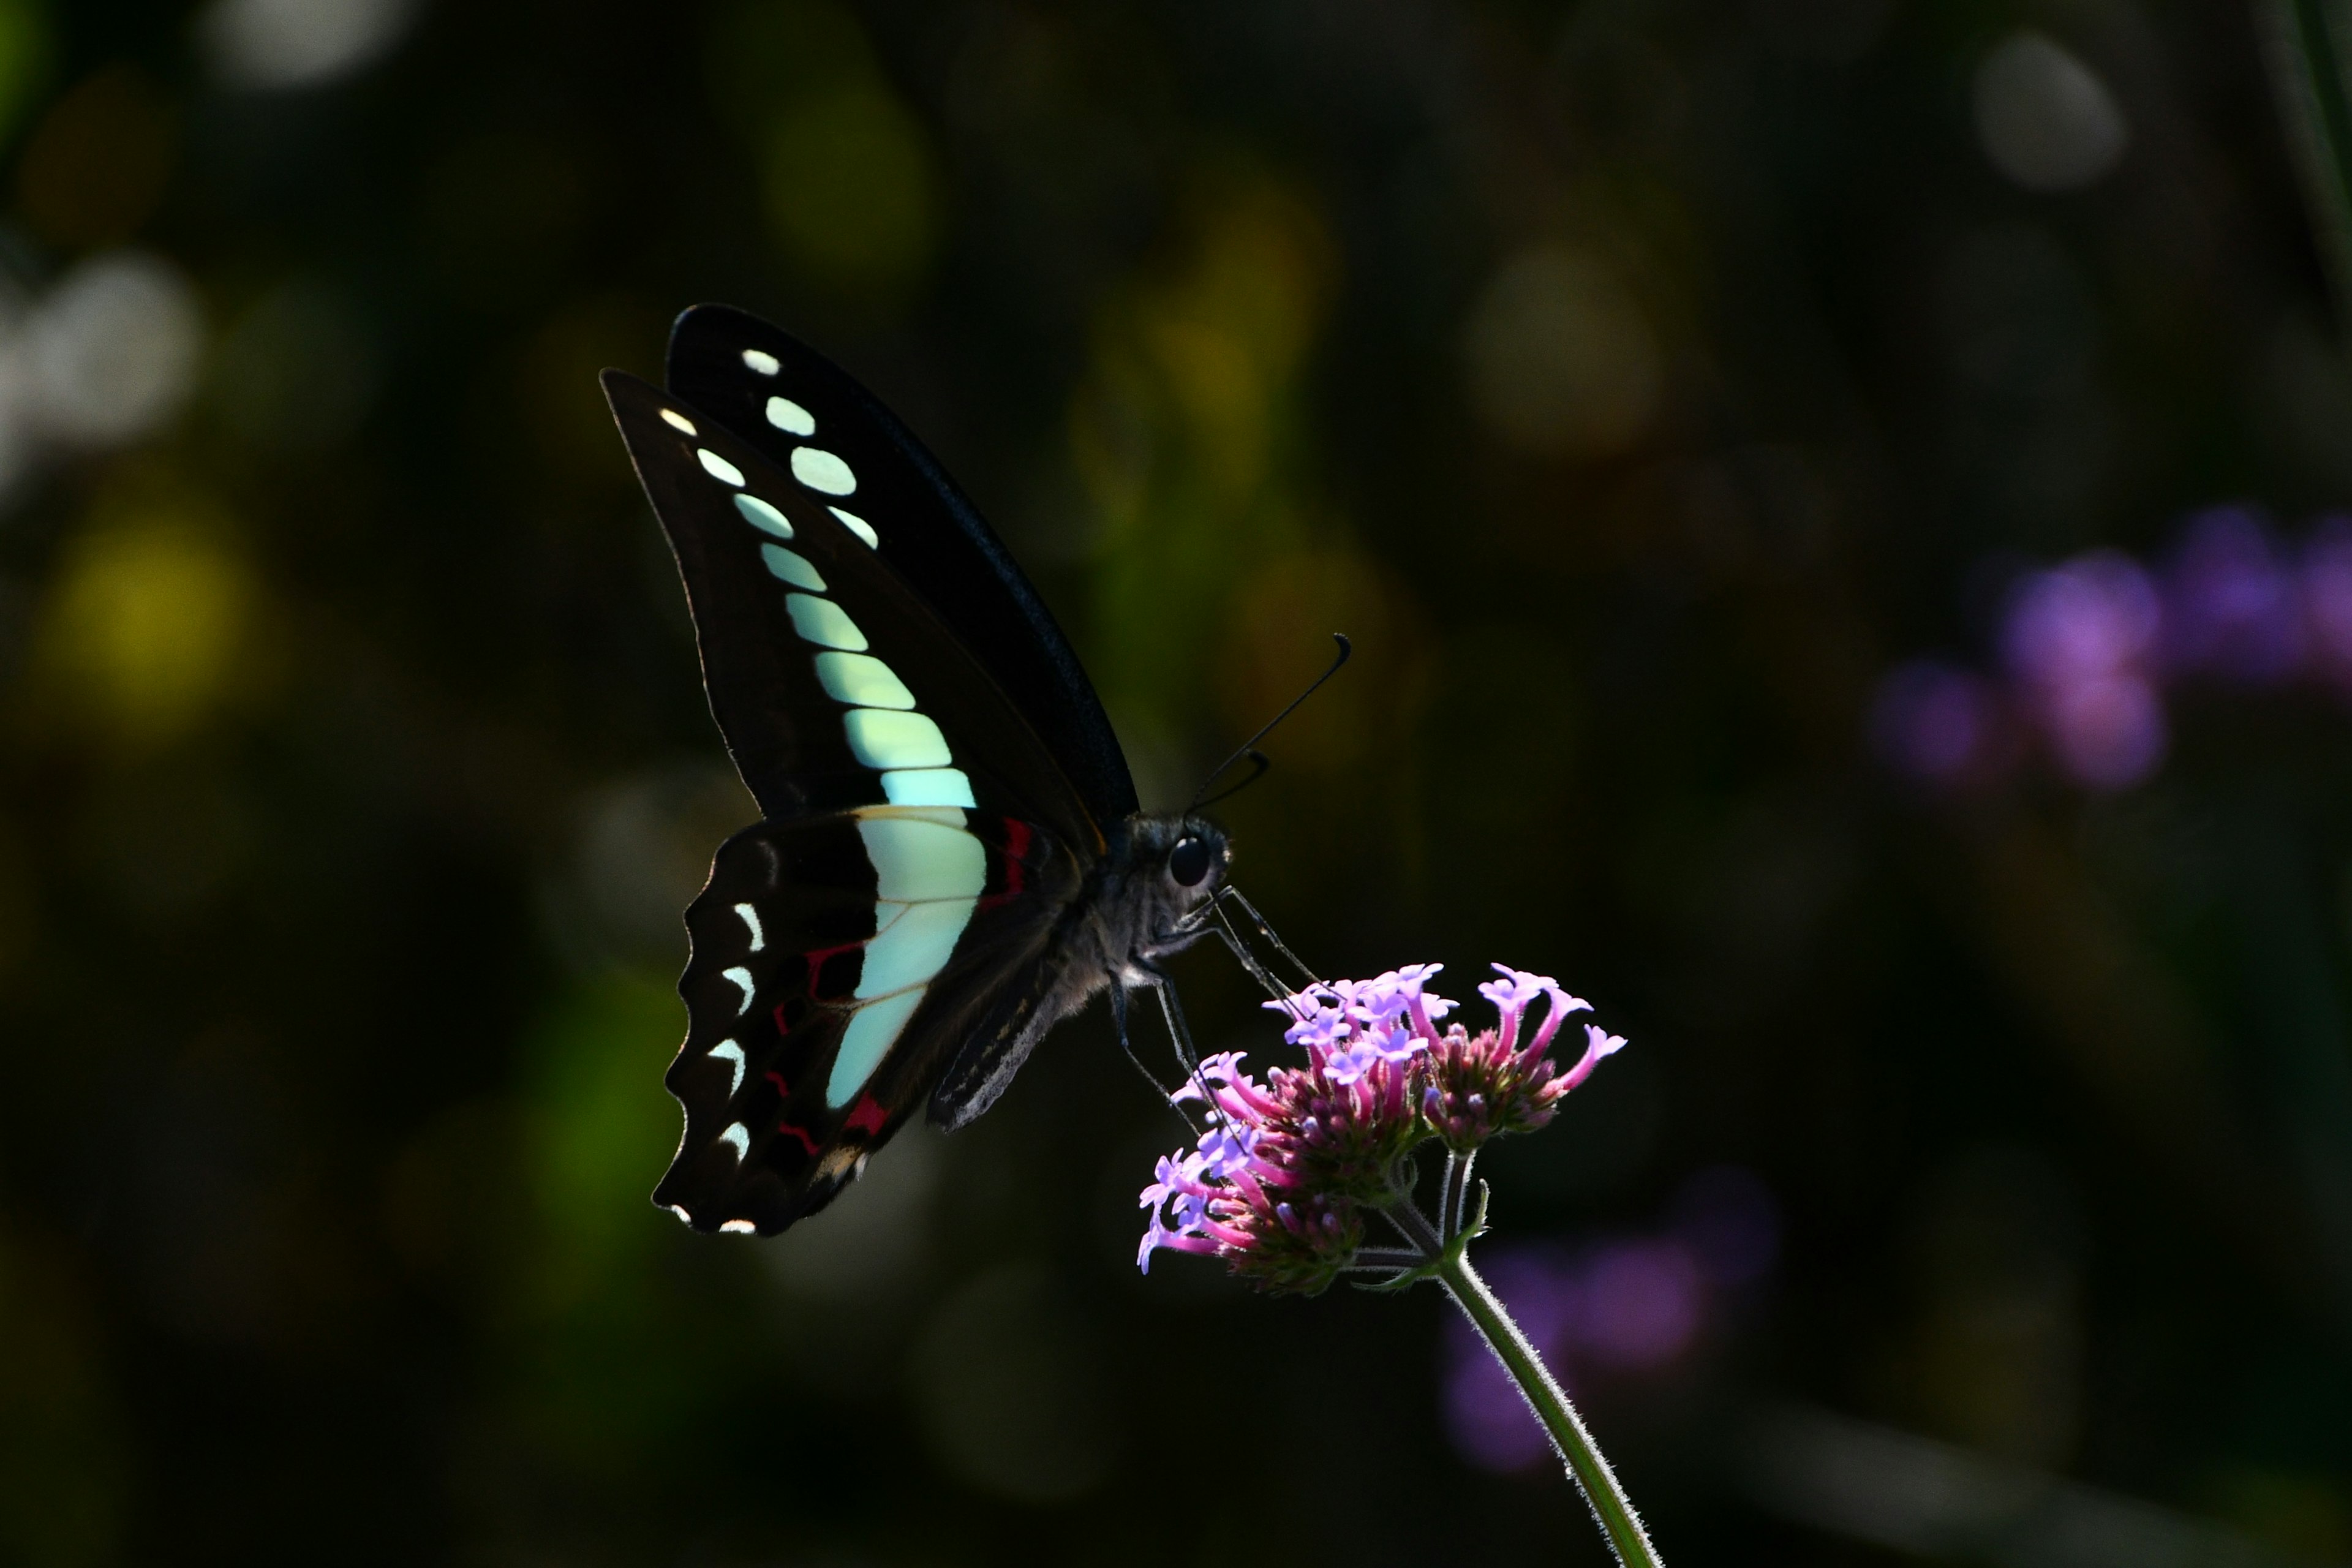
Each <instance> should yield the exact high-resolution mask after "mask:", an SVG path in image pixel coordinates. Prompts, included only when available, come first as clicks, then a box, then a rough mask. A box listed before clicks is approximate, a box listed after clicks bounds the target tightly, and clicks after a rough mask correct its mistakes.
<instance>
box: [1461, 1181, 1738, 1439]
mask: <svg viewBox="0 0 2352 1568" xmlns="http://www.w3.org/2000/svg"><path fill="white" fill-rule="evenodd" d="M1779 1246H1780V1205H1778V1204H1777V1203H1776V1202H1775V1201H1774V1200H1773V1197H1772V1194H1771V1192H1770V1190H1769V1188H1767V1187H1766V1186H1765V1184H1763V1182H1762V1181H1760V1180H1759V1179H1758V1177H1757V1176H1756V1175H1755V1173H1752V1172H1749V1171H1747V1170H1744V1169H1741V1168H1740V1167H1738V1166H1736V1165H1718V1166H1714V1167H1711V1168H1709V1169H1706V1170H1703V1171H1700V1172H1698V1173H1696V1174H1694V1175H1692V1176H1691V1177H1690V1178H1689V1179H1688V1180H1686V1181H1685V1182H1684V1184H1683V1185H1682V1188H1681V1190H1680V1191H1679V1192H1678V1193H1677V1194H1675V1197H1674V1199H1673V1201H1672V1202H1671V1203H1670V1204H1669V1205H1667V1211H1666V1221H1665V1224H1664V1226H1662V1227H1661V1228H1660V1229H1658V1230H1656V1231H1654V1232H1651V1233H1648V1234H1644V1235H1636V1236H1620V1237H1610V1238H1606V1239H1601V1240H1596V1241H1593V1242H1590V1243H1587V1244H1586V1245H1583V1246H1581V1247H1575V1246H1566V1245H1562V1244H1560V1243H1558V1242H1549V1243H1546V1242H1537V1243H1524V1242H1523V1243H1519V1244H1517V1245H1515V1246H1508V1247H1496V1248H1495V1249H1494V1251H1493V1252H1492V1253H1490V1254H1489V1255H1488V1258H1487V1259H1486V1278H1487V1281H1488V1283H1490V1284H1491V1285H1492V1286H1493V1287H1494V1289H1495V1292H1496V1295H1498V1296H1500V1297H1501V1298H1502V1299H1503V1300H1504V1302H1505V1304H1506V1305H1507V1306H1508V1307H1509V1309H1510V1310H1511V1314H1512V1316H1513V1317H1514V1318H1516V1319H1517V1321H1518V1323H1519V1326H1520V1327H1521V1329H1522V1330H1524V1331H1526V1333H1527V1336H1528V1340H1529V1342H1532V1343H1533V1344H1534V1345H1535V1347H1536V1350H1537V1351H1538V1353H1539V1354H1541V1355H1542V1356H1543V1358H1544V1360H1545V1361H1546V1362H1547V1363H1549V1364H1550V1365H1552V1366H1554V1367H1555V1368H1559V1369H1560V1370H1562V1371H1566V1372H1570V1373H1571V1374H1572V1372H1573V1369H1575V1368H1579V1367H1581V1368H1585V1369H1588V1370H1590V1371H1591V1372H1593V1373H1608V1374H1611V1375H1613V1376H1619V1377H1639V1376H1643V1375H1648V1374H1654V1373H1659V1372H1661V1371H1664V1369H1666V1368H1668V1367H1670V1366H1672V1365H1674V1364H1675V1363H1677V1362H1679V1361H1681V1360H1682V1359H1683V1358H1684V1357H1685V1355H1687V1354H1688V1353H1689V1352H1690V1351H1691V1349H1692V1347H1693V1346H1694V1345H1696V1344H1697V1343H1698V1342H1700V1340H1701V1339H1702V1338H1704V1337H1705V1336H1706V1333H1707V1331H1708V1325H1709V1322H1710V1320H1711V1319H1713V1318H1715V1317H1717V1315H1719V1313H1720V1312H1721V1311H1722V1310H1725V1309H1727V1308H1728V1307H1729V1306H1730V1305H1731V1304H1732V1303H1735V1302H1737V1301H1738V1300H1740V1299H1741V1296H1742V1295H1743V1294H1744V1292H1746V1291H1747V1290H1748V1289H1750V1288H1751V1287H1753V1286H1754V1285H1756V1284H1757V1283H1758V1282H1759V1280H1761V1279H1763V1278H1764V1276H1765V1275H1767V1274H1768V1273H1769V1272H1770V1270H1771V1268H1772V1266H1773V1263H1774V1261H1775V1259H1776V1258H1777V1257H1778V1253H1779ZM1440 1373H1441V1388H1442V1408H1443V1410H1444V1417H1445V1426H1446V1430H1447V1433H1448V1435H1449V1436H1451V1437H1452V1439H1453V1442H1454V1449H1455V1451H1456V1452H1458V1453H1459V1454H1461V1456H1462V1457H1463V1458H1465V1460H1467V1461H1468V1462H1469V1463H1471V1464H1473V1465H1475V1466H1477V1467H1479V1468H1483V1469H1490V1470H1503V1471H1510V1470H1520V1469H1526V1468H1529V1467H1531V1466H1534V1465H1536V1464H1538V1463H1539V1462H1541V1461H1542V1460H1544V1459H1545V1458H1548V1457H1549V1454H1550V1452H1551V1449H1550V1446H1549V1442H1548V1441H1547V1440H1546V1438H1545V1436H1544V1431H1543V1427H1542V1426H1540V1425H1539V1424H1538V1422H1537V1420H1536V1418H1535V1416H1534V1415H1533V1414H1532V1413H1531V1412H1530V1411H1529V1410H1528V1407H1527V1403H1526V1401H1525V1400H1523V1399H1522V1398H1521V1397H1520V1396H1519V1394H1518V1391H1517V1388H1516V1387H1514V1386H1513V1384H1512V1383H1511V1381H1510V1379H1509V1378H1508V1377H1507V1376H1506V1375H1505V1374H1504V1373H1502V1372H1501V1371H1500V1370H1498V1369H1497V1368H1496V1365H1495V1362H1494V1358H1493V1357H1492V1356H1490V1355H1488V1354H1487V1353H1486V1348H1485V1346H1483V1345H1482V1344H1481V1343H1480V1342H1479V1341H1478V1336H1477V1334H1476V1332H1475V1331H1474V1330H1473V1329H1471V1328H1470V1326H1469V1325H1468V1324H1466V1323H1461V1322H1455V1323H1454V1324H1452V1325H1451V1326H1450V1328H1449V1331H1448V1332H1447V1333H1446V1335H1445V1338H1444V1343H1443V1346H1442V1355H1441V1359H1440Z"/></svg>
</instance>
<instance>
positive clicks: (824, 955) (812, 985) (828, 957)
mask: <svg viewBox="0 0 2352 1568" xmlns="http://www.w3.org/2000/svg"><path fill="white" fill-rule="evenodd" d="M866 940H870V939H862V940H860V941H857V942H841V943H839V944H837V945H835V946H833V947H819V948H813V949H811V950H810V951H809V952H806V953H804V954H803V955H802V956H803V957H805V958H806V959H807V960H808V999H809V1000H810V1001H812V1002H821V1001H823V1000H824V998H823V997H821V996H819V995H818V994H816V983H817V979H818V977H819V976H820V975H822V974H823V973H824V966H825V965H826V964H827V963H831V962H832V961H833V960H835V959H836V958H839V957H840V956H841V955H842V954H843V953H845V952H858V951H859V950H860V949H862V948H864V947H865V945H866ZM778 1022H779V1023H781V1022H782V1020H781V1019H780V1020H778Z"/></svg>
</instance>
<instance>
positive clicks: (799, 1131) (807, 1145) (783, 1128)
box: [776, 1121, 817, 1159]
mask: <svg viewBox="0 0 2352 1568" xmlns="http://www.w3.org/2000/svg"><path fill="white" fill-rule="evenodd" d="M776 1131H779V1132H789V1133H791V1134H792V1135H793V1137H795V1138H797V1139H799V1140H800V1141H801V1147H802V1148H803V1149H805V1150H807V1151H808V1152H809V1156H810V1158H812V1159H814V1158H815V1156H816V1152H817V1142H816V1140H815V1139H814V1138H812V1137H810V1136H809V1132H808V1129H807V1128H805V1127H795V1126H793V1124H792V1123H791V1122H789V1121H779V1122H777V1123H776Z"/></svg>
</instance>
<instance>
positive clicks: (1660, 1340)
mask: <svg viewBox="0 0 2352 1568" xmlns="http://www.w3.org/2000/svg"><path fill="white" fill-rule="evenodd" d="M1699 1289H1700V1280H1699V1268H1698V1262H1697V1260H1696V1258H1693V1257H1692V1256H1691V1254H1690V1249H1689V1248H1688V1247H1685V1246H1684V1245H1683V1244H1682V1243H1681V1242H1679V1241H1676V1240H1674V1239H1672V1238H1671V1237H1646V1238H1643V1239H1642V1240H1638V1241H1620V1242H1613V1243H1612V1244H1610V1245H1608V1246H1606V1247H1601V1249H1600V1250H1599V1251H1597V1252H1596V1253H1595V1254H1594V1255H1593V1256H1592V1258H1591V1259H1590V1261H1588V1262H1587V1264H1586V1265H1585V1268H1584V1278H1583V1281H1582V1288H1581V1290H1580V1296H1579V1303H1580V1308H1581V1310H1580V1312H1579V1314H1578V1316H1577V1321H1576V1329H1575V1332H1576V1341H1577V1348H1578V1349H1580V1350H1581V1351H1582V1352H1584V1353H1585V1354H1587V1355H1589V1356H1590V1357H1591V1358H1592V1359H1593V1360H1594V1361H1597V1362H1600V1363H1602V1364H1603V1365H1607V1366H1612V1367H1616V1368H1620V1369H1622V1370H1625V1371H1630V1372H1642V1371H1646V1370H1648V1369H1650V1368H1652V1367H1657V1366H1663V1365H1664V1364H1665V1363H1667V1362H1670V1361H1673V1360H1674V1359H1675V1357H1677V1356H1679V1355H1681V1354H1682V1353H1683V1352H1684V1351H1685V1350H1687V1349H1689V1348H1690V1342H1691V1341H1692V1339H1693V1338H1694V1337H1696V1334H1697V1332H1698V1322H1699V1310H1700V1297H1699Z"/></svg>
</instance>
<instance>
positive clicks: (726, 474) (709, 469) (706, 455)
mask: <svg viewBox="0 0 2352 1568" xmlns="http://www.w3.org/2000/svg"><path fill="white" fill-rule="evenodd" d="M806 449H807V448H805V447H803V448H802V450H803V451H805V450H806ZM694 455H695V456H696V457H697V458H700V459H701V460H702V471H703V472H704V473H707V474H709V476H710V477H711V478H712V479H722V480H724V481H725V482H727V483H728V484H730V485H733V486H734V487H735V488H736V489H739V490H740V489H742V488H743V470H742V469H740V468H737V467H736V466H735V465H734V464H732V463H730V462H729V461H728V460H727V459H726V458H722V457H720V456H719V454H718V453H716V452H714V451H712V450H711V449H710V448H709V447H696V448H695V449H694ZM799 456H800V453H799V452H794V453H793V457H795V458H797V457H799ZM803 482H805V481H803Z"/></svg>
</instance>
